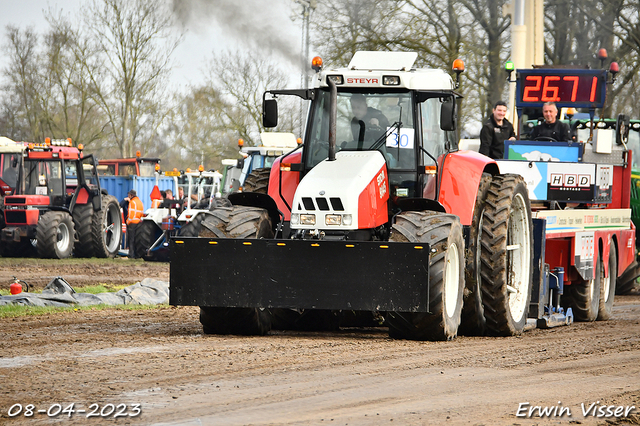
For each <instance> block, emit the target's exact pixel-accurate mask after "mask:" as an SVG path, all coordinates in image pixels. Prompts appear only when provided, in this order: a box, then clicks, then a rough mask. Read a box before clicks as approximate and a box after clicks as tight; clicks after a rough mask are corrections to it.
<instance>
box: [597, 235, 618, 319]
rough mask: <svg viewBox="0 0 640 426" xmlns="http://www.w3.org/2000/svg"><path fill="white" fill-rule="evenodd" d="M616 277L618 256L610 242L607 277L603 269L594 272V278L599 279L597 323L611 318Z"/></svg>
mask: <svg viewBox="0 0 640 426" xmlns="http://www.w3.org/2000/svg"><path fill="white" fill-rule="evenodd" d="M617 275H618V255H617V253H616V248H615V246H614V244H613V242H611V244H610V245H609V276H608V277H605V276H604V268H600V273H599V274H598V271H596V277H598V276H599V277H600V302H599V303H598V321H605V320H608V319H609V318H611V312H612V311H613V299H614V297H615V294H616V281H617V280H616V279H617Z"/></svg>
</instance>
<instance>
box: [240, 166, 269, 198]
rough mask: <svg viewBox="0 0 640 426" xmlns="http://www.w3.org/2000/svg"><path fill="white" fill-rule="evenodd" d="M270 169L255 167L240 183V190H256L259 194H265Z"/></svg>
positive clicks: (267, 187)
mask: <svg viewBox="0 0 640 426" xmlns="http://www.w3.org/2000/svg"><path fill="white" fill-rule="evenodd" d="M270 174H271V169H268V168H262V169H255V170H253V171H252V172H251V173H249V174H248V175H247V177H246V179H245V180H244V185H242V192H257V193H259V194H267V193H268V191H269V175H270Z"/></svg>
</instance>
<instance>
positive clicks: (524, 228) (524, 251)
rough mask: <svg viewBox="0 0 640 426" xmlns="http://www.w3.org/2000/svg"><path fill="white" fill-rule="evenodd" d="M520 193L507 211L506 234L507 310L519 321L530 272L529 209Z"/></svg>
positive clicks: (523, 307)
mask: <svg viewBox="0 0 640 426" xmlns="http://www.w3.org/2000/svg"><path fill="white" fill-rule="evenodd" d="M526 207H527V204H526V202H525V200H524V197H523V196H522V194H516V196H515V197H514V199H513V203H512V205H511V211H510V213H509V227H508V236H507V265H508V266H509V268H508V275H507V292H508V294H509V310H510V312H511V317H512V318H513V319H514V320H515V321H520V320H521V319H522V316H523V315H524V312H525V310H526V304H527V295H528V292H529V283H530V273H531V241H530V235H529V211H528V210H527V208H526Z"/></svg>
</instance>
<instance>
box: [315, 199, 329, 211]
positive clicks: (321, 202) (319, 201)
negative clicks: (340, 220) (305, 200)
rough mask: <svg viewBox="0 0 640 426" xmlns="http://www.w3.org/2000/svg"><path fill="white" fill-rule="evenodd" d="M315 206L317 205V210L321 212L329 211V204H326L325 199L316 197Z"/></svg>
mask: <svg viewBox="0 0 640 426" xmlns="http://www.w3.org/2000/svg"><path fill="white" fill-rule="evenodd" d="M316 204H318V208H319V209H320V210H321V211H324V212H326V211H329V203H328V202H327V199H326V198H324V197H317V198H316Z"/></svg>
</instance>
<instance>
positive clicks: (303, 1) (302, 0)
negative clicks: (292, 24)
mask: <svg viewBox="0 0 640 426" xmlns="http://www.w3.org/2000/svg"><path fill="white" fill-rule="evenodd" d="M293 1H294V2H295V3H298V4H299V5H301V6H302V37H301V38H300V87H301V88H303V89H308V88H309V76H308V71H309V69H310V68H311V62H310V61H309V44H310V42H309V17H310V15H311V12H312V11H314V10H315V9H316V8H317V7H318V1H317V0H293ZM303 123H304V101H302V100H301V101H300V136H302V132H303V130H304V129H303V128H302V126H303Z"/></svg>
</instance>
